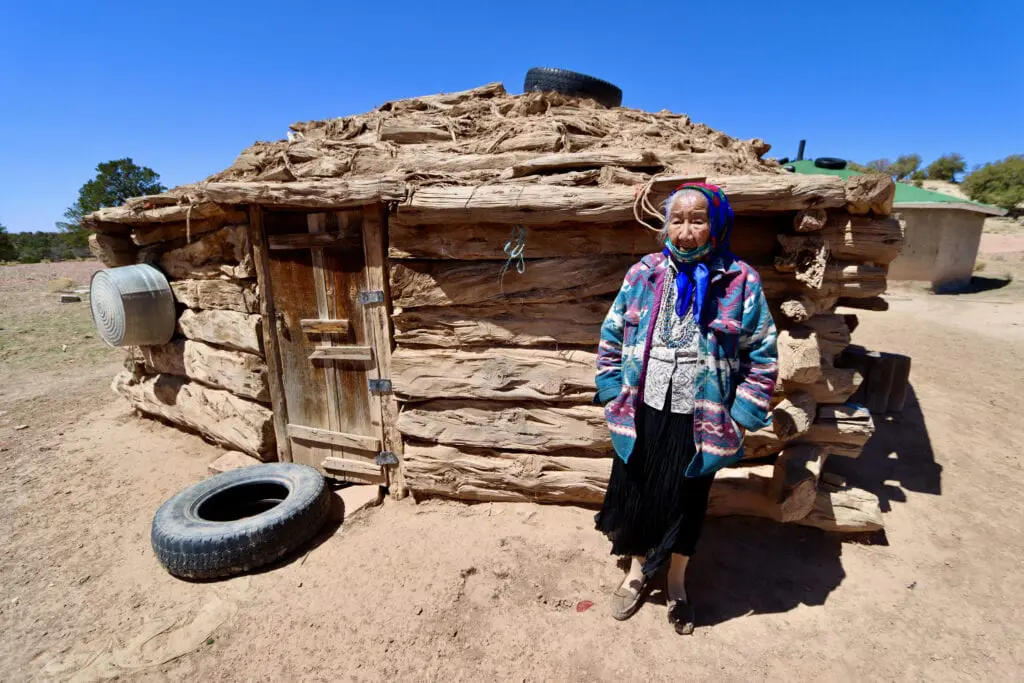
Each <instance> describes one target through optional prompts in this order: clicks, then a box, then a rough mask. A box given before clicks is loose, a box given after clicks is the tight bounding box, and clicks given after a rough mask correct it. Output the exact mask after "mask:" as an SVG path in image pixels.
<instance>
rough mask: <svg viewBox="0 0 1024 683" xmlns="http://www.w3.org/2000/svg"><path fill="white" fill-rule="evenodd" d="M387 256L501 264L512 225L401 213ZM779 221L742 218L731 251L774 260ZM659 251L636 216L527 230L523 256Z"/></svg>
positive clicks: (651, 233)
mask: <svg viewBox="0 0 1024 683" xmlns="http://www.w3.org/2000/svg"><path fill="white" fill-rule="evenodd" d="M388 227H389V239H390V246H389V251H388V255H389V256H390V257H391V258H393V259H408V258H423V259H453V260H502V261H504V260H505V258H506V255H505V252H504V247H505V244H506V243H507V242H508V240H509V235H510V232H511V230H512V227H513V226H511V225H509V224H505V223H480V224H472V225H466V224H454V225H446V224H426V225H418V224H412V223H409V222H408V221H407V220H406V219H405V218H404V217H403V216H402V215H399V216H396V217H395V218H394V219H393V220H392V221H390V224H389V226H388ZM778 227H779V221H777V220H776V219H774V218H771V217H762V216H738V217H737V218H736V221H735V224H734V225H733V231H732V249H733V251H734V252H735V253H736V254H737V255H738V256H739V257H740V258H742V259H745V260H747V261H750V262H765V261H770V260H771V258H772V256H773V255H774V253H775V251H776V247H777V244H776V242H775V233H776V232H777V230H778ZM653 251H659V244H658V236H657V233H655V232H654V231H652V230H650V229H648V228H645V227H643V226H642V225H640V224H639V223H637V222H636V221H635V220H633V219H632V218H631V219H630V220H628V221H622V222H617V223H595V224H592V225H582V224H579V223H553V224H549V225H544V226H538V227H536V228H530V229H527V231H526V242H525V250H524V252H523V256H524V257H525V258H527V259H536V258H572V257H580V256H586V255H590V254H631V255H634V256H638V255H640V254H649V253H651V252H653Z"/></svg>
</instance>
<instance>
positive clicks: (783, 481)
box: [389, 179, 902, 531]
mask: <svg viewBox="0 0 1024 683" xmlns="http://www.w3.org/2000/svg"><path fill="white" fill-rule="evenodd" d="M830 180H832V181H835V182H833V183H830V184H828V185H827V188H828V192H827V193H823V192H819V194H817V195H815V194H806V195H802V194H799V193H798V194H795V195H794V194H789V195H786V196H784V197H782V196H780V197H777V198H776V199H777V201H774V202H773V197H772V196H771V194H770V193H766V191H759V190H758V189H757V188H756V187H746V186H745V185H740V191H741V192H747V194H746V195H744V196H745V197H747V199H746V200H742V199H741V201H740V202H738V204H739V206H740V212H738V214H737V219H736V227H735V231H734V235H733V240H732V246H733V250H734V251H735V252H736V253H737V254H738V255H739V256H740V257H741V258H743V259H744V260H746V261H748V262H749V263H751V264H752V265H754V266H755V267H756V268H757V269H758V272H759V273H760V275H761V278H762V282H763V285H764V289H765V293H766V296H767V298H768V302H769V306H770V308H771V310H772V312H773V315H774V316H775V320H776V323H777V326H778V328H779V331H780V333H779V338H780V339H779V353H780V381H779V383H778V388H777V395H776V397H775V408H774V414H775V415H774V416H775V420H774V424H773V426H772V427H770V428H768V429H766V430H762V431H760V432H755V433H752V434H748V436H747V439H746V442H745V443H746V456H747V458H750V459H755V458H756V459H757V460H756V461H755V462H751V464H750V465H749V466H743V467H738V468H730V469H729V470H726V471H723V472H721V473H720V474H719V477H718V478H717V479H716V483H715V488H714V492H713V494H712V504H711V507H710V511H711V513H712V514H749V515H756V516H762V517H768V518H771V519H775V520H778V521H786V522H797V523H802V524H806V525H810V526H816V527H820V528H824V529H828V530H845V531H865V530H873V529H877V528H880V526H881V517H880V513H879V511H878V506H877V501H875V500H874V499H873V498H872V497H871V496H870V495H864V492H862V491H858V490H856V489H849V488H843V489H836V488H834V487H833V488H831V489H828V490H826V487H825V486H824V485H822V486H819V482H818V475H819V474H820V472H821V470H822V467H823V466H824V462H825V460H826V458H827V457H828V456H830V455H832V456H835V455H839V456H845V457H856V456H857V455H859V453H860V450H861V449H862V447H863V445H864V443H865V442H866V441H867V439H868V438H869V437H870V435H871V433H872V431H873V423H872V421H871V416H870V414H869V413H867V411H865V410H863V409H862V408H860V407H858V406H855V405H852V404H848V403H847V401H848V399H849V397H850V396H851V395H852V394H853V393H854V392H855V391H856V389H857V387H858V385H859V383H860V380H861V378H860V376H859V375H858V374H857V372H856V371H854V370H851V369H848V368H843V367H838V366H837V365H836V362H837V358H838V357H839V356H840V354H841V352H842V351H843V349H845V348H846V346H847V345H849V344H850V341H851V332H852V329H851V328H852V327H855V326H856V318H855V316H849V315H840V314H837V313H835V308H836V306H837V304H838V302H839V301H840V300H843V302H844V303H847V304H851V303H852V305H854V306H858V305H861V303H862V302H863V304H862V305H863V307H865V308H877V307H878V306H879V299H878V297H879V295H880V294H882V293H883V292H884V291H885V288H886V279H885V277H886V269H887V266H888V263H889V262H890V261H891V260H892V259H893V258H895V256H896V255H897V254H898V253H899V247H900V244H901V241H902V235H901V233H900V229H899V224H898V223H897V222H896V221H894V220H892V219H891V218H889V217H888V216H887V214H888V212H889V211H890V210H891V203H892V192H893V186H892V184H891V183H888V184H887V183H884V182H880V183H870V184H865V183H863V182H861V181H858V182H857V183H855V184H854V185H853V186H851V185H850V184H845V185H844V184H839V183H838V179H830ZM722 184H723V185H727V184H728V183H722ZM816 187H817V186H816ZM823 187H826V186H825V185H823ZM457 190H461V188H453V189H452V192H453V193H457V192H456V191H457ZM491 192H492V193H493V194H494V195H495V197H498V198H500V197H501V190H500V189H497V188H496V189H494V190H491ZM538 193H539V194H538V196H537V197H535V198H533V200H532V201H534V202H536V203H537V204H538V206H539V205H544V206H545V207H546V206H547V204H546V203H545V202H547V200H546V199H543V198H542V197H540V193H541V192H540V191H539V190H538ZM443 194H444V193H443V190H438V191H436V192H435V193H432V194H431V195H430V197H429V198H427V197H424V196H422V195H419V197H418V199H417V196H414V197H413V198H412V201H411V202H409V203H408V206H406V205H403V206H400V207H399V209H398V211H397V212H396V213H394V214H393V215H392V216H391V220H390V228H389V233H390V257H391V259H392V261H391V294H392V300H393V303H394V315H393V324H394V332H395V343H396V349H395V352H394V355H393V360H392V363H393V374H392V378H393V383H394V390H395V392H396V395H397V396H398V398H399V400H400V401H401V403H402V410H401V413H400V416H399V420H398V428H399V430H400V431H401V432H402V433H403V436H404V438H405V440H406V446H405V456H404V462H403V468H404V471H405V475H406V479H407V484H408V486H409V488H410V490H412V491H413V493H414V494H416V495H421V496H429V495H439V496H446V497H454V498H461V499H466V500H533V501H541V502H570V503H578V504H596V503H599V502H600V500H601V498H602V496H603V494H604V490H605V487H606V485H607V479H608V474H609V472H610V469H611V460H610V458H611V457H612V453H613V451H612V448H611V443H610V440H609V437H608V432H607V427H606V425H605V421H604V415H603V411H602V409H601V408H600V407H599V406H596V405H593V403H592V399H593V396H594V393H595V391H596V389H595V386H594V372H595V363H596V353H595V351H596V347H597V342H598V339H599V333H600V327H601V323H602V321H603V319H604V316H605V314H606V313H607V311H608V308H609V306H610V305H611V302H612V300H613V298H614V296H615V294H616V292H617V291H618V290H619V288H620V286H621V282H622V277H623V275H624V274H625V271H626V269H627V268H628V267H629V266H630V265H631V264H633V263H634V262H635V261H636V260H637V259H638V258H639V257H640V256H641V255H642V254H646V253H650V252H652V251H655V250H656V249H657V244H656V238H655V235H654V233H653V232H652V231H650V230H647V229H645V228H644V227H642V226H640V225H639V224H637V223H636V222H635V221H631V220H628V219H627V218H625V217H623V216H622V215H620V214H621V213H622V212H621V210H619V209H618V208H616V209H615V210H614V211H608V212H607V213H604V214H602V213H601V211H600V210H599V208H593V207H589V205H588V208H587V213H584V214H582V215H581V214H580V213H576V214H572V213H571V212H564V211H563V212H559V211H553V212H548V214H547V215H550V216H552V222H549V223H544V222H542V221H541V220H540V219H539V216H541V215H543V214H537V215H534V214H533V213H529V214H522V212H520V213H519V214H518V215H519V216H525V217H526V218H527V220H528V222H527V221H524V222H523V223H514V222H512V221H511V215H510V214H512V213H514V212H513V210H512V209H510V208H509V207H507V206H506V205H504V204H502V203H501V201H500V199H494V202H495V203H494V205H493V206H490V205H488V206H485V207H484V208H482V209H475V210H474V211H472V212H471V215H468V214H467V212H465V211H458V212H456V211H455V209H454V207H451V206H449V205H448V203H446V201H445V199H444V198H443V196H442V195H443ZM822 197H825V199H822ZM476 199H478V196H474V200H476ZM549 203H550V202H549ZM821 204H825V206H826V208H821ZM776 207H778V208H780V209H781V210H772V209H773V208H776ZM531 208H532V207H531ZM591 212H592V213H591ZM524 228H525V233H523V232H522V231H523V229H524ZM519 234H524V235H525V247H524V251H523V257H524V262H523V265H525V270H524V271H523V272H522V273H519V272H517V269H516V262H515V260H509V259H507V257H506V252H505V248H506V244H507V243H509V242H511V243H512V244H515V242H516V240H517V239H518V237H517V235H519Z"/></svg>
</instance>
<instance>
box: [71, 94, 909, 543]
mask: <svg viewBox="0 0 1024 683" xmlns="http://www.w3.org/2000/svg"><path fill="white" fill-rule="evenodd" d="M767 151H768V146H767V145H766V144H765V143H763V142H761V141H760V140H749V141H741V140H736V139H733V138H730V137H729V136H727V135H725V134H723V133H719V132H716V131H714V130H712V129H710V128H708V127H707V126H704V125H701V124H694V123H692V122H691V121H690V120H689V119H688V118H687V117H686V116H683V115H676V114H670V113H666V112H661V113H648V112H642V111H636V110H630V109H622V108H616V109H605V108H603V107H602V106H600V105H598V104H596V103H593V102H590V101H586V100H578V99H573V98H569V97H565V96H562V95H558V94H554V93H529V94H526V95H522V96H509V95H507V94H505V92H504V90H503V89H502V88H501V86H500V85H490V86H485V87H483V88H478V89H476V90H472V91H467V92H463V93H455V94H450V95H436V96H429V97H422V98H415V99H410V100H401V101H397V102H391V103H388V104H385V105H384V106H382V107H380V108H379V109H377V110H375V111H373V112H370V113H367V114H362V115H358V116H353V117H348V118H343V119H334V120H329V121H321V122H311V123H302V124H295V125H293V126H292V129H291V131H290V133H289V140H287V141H279V142H273V143H258V144H256V145H254V146H253V147H251V148H250V149H248V150H246V151H245V152H243V153H242V154H241V156H239V158H238V160H236V162H235V163H234V164H233V165H232V166H231V167H230V168H228V169H227V170H225V171H224V172H222V173H219V174H216V175H214V176H212V177H210V178H209V179H207V180H206V181H204V182H202V183H198V184H195V185H188V186H183V187H180V188H176V189H174V190H171V191H170V192H167V193H165V194H162V195H158V196H153V197H141V198H137V199H133V200H130V201H129V202H128V203H127V204H126V205H125V206H123V207H117V208H111V209H103V210H101V211H99V212H97V213H95V214H93V215H92V216H90V217H89V219H88V224H89V226H90V227H91V228H92V229H93V230H94V232H95V234H94V235H93V239H92V245H93V249H94V252H95V253H96V254H97V255H98V256H99V257H100V258H101V259H102V260H103V261H104V263H106V264H107V265H109V266H118V265H126V264H130V263H136V262H148V263H151V264H154V265H156V266H157V267H159V268H160V269H161V270H163V272H164V273H165V274H167V276H168V278H169V279H170V280H171V285H172V289H173V292H174V294H175V297H176V299H177V301H178V303H179V321H178V330H179V335H178V337H177V338H176V339H175V340H174V341H172V342H171V343H170V344H167V345H165V346H163V347H158V348H142V349H135V350H132V352H131V353H130V355H129V359H128V364H129V368H128V370H126V372H125V373H123V374H122V375H121V376H119V377H118V378H117V379H116V380H115V383H114V385H115V389H116V390H117V391H118V392H119V393H121V394H122V395H124V396H126V397H127V398H128V399H129V400H130V401H131V402H132V404H133V405H134V406H135V407H136V408H137V409H138V410H140V411H142V412H144V413H148V414H152V415H155V416H159V417H161V418H162V419H165V420H168V421H171V422H174V423H177V424H180V425H182V426H185V427H188V428H190V429H193V430H196V431H198V432H200V433H202V434H204V435H205V436H207V437H208V438H210V439H212V440H214V441H216V442H218V443H222V444H224V445H226V446H228V447H230V448H234V449H239V450H243V451H245V452H247V453H250V454H252V455H255V456H257V457H260V458H263V459H265V460H269V459H276V458H281V459H291V460H295V461H299V462H308V463H310V464H313V465H316V466H319V467H321V468H322V469H323V470H324V471H325V472H326V473H328V474H330V475H333V476H337V477H339V478H341V479H345V480H350V481H380V482H383V483H390V484H391V485H392V487H393V489H394V490H395V491H402V490H410V491H411V492H412V493H413V494H415V495H417V496H430V495H437V496H447V497H453V498H459V499H464V500H477V501H479V500H489V501H494V500H499V501H500V500H520V501H540V502H563V503H578V504H595V503H598V502H600V500H601V497H602V496H603V492H604V487H605V486H606V484H607V480H608V475H609V472H610V469H611V457H612V453H613V452H612V449H611V446H610V441H609V438H608V433H607V428H606V427H605V424H604V418H603V414H602V411H601V409H600V408H599V407H597V406H594V405H592V403H591V399H592V397H593V394H594V391H595V389H594V370H595V350H596V346H597V341H598V337H599V329H600V326H601V322H602V320H603V318H604V315H605V313H606V312H607V310H608V308H609V306H610V304H611V301H612V299H613V297H614V296H615V293H616V292H617V291H618V289H619V287H620V285H621V283H622V278H623V275H624V274H625V271H626V269H627V268H628V267H629V266H630V265H631V264H632V263H633V262H635V261H636V260H637V259H638V258H640V256H641V255H643V254H645V253H649V252H651V251H654V250H656V249H657V248H658V244H657V241H656V238H655V235H654V232H653V231H652V230H651V229H650V227H648V226H645V225H642V224H641V223H639V222H637V219H636V211H637V200H638V197H640V198H645V199H646V200H647V201H648V202H649V203H651V204H656V203H658V202H659V201H661V200H663V199H664V198H665V197H666V196H667V194H668V193H669V192H670V191H671V189H672V188H673V187H674V186H675V185H676V184H678V183H679V182H680V180H681V179H683V178H694V177H699V178H705V179H707V181H708V182H712V183H715V184H717V185H720V186H721V187H722V188H723V189H724V190H725V191H726V192H727V193H728V195H729V197H730V201H731V203H732V205H733V207H734V209H735V211H736V214H737V219H736V226H735V229H734V232H733V238H732V245H733V250H734V251H735V252H736V253H737V254H738V255H739V256H740V257H741V258H743V259H745V260H747V261H748V262H750V263H751V264H752V265H754V266H755V267H756V268H757V269H758V271H759V273H760V274H761V277H762V280H763V282H764V288H765V293H766V295H767V297H768V298H769V303H770V305H771V307H772V310H773V313H774V315H775V319H776V322H777V324H778V326H779V329H780V336H779V354H780V382H779V385H778V391H777V396H776V405H775V423H774V426H773V427H772V428H770V429H766V430H763V431H761V432H756V433H752V434H749V435H748V437H747V440H746V448H747V458H748V460H747V461H745V462H744V463H743V464H742V465H741V466H739V467H735V468H730V469H728V470H726V471H723V472H721V473H719V476H718V478H717V479H716V482H715V485H714V489H713V493H712V502H711V508H710V511H711V512H712V514H750V515H757V516H762V517H768V518H771V519H775V520H778V521H780V522H796V523H801V524H807V525H811V526H816V527H820V528H824V529H829V530H847V531H864V530H872V529H877V528H879V527H880V525H881V518H880V515H879V511H878V504H877V500H875V499H874V497H873V496H871V495H869V494H867V493H866V492H863V491H859V490H856V489H852V488H849V487H846V486H840V487H837V486H832V485H829V484H827V483H825V481H824V480H823V478H822V476H821V475H822V472H823V468H824V466H825V462H826V459H827V458H829V457H857V456H858V455H859V454H860V451H861V450H862V448H863V446H864V444H865V442H866V441H867V440H868V439H869V438H870V436H871V434H872V432H873V429H874V425H873V421H872V417H871V414H870V413H869V412H868V411H867V410H866V409H864V408H862V407H861V406H859V405H856V404H852V403H849V402H848V401H849V399H850V397H851V396H852V395H853V394H854V392H855V391H856V390H857V388H858V385H859V383H860V381H861V376H860V374H859V373H858V372H857V370H856V369H853V368H848V367H843V361H842V359H843V353H842V352H843V351H844V349H845V348H846V347H847V346H848V345H849V344H850V343H851V332H852V330H853V328H854V327H856V316H855V315H850V314H846V315H843V314H839V313H836V312H835V309H836V306H837V304H838V303H839V302H842V303H843V305H845V306H848V307H854V308H856V307H863V308H869V309H872V310H878V309H880V308H884V306H885V303H884V300H882V299H880V298H879V296H880V295H881V294H882V293H883V292H884V291H885V288H886V271H887V267H888V264H889V262H891V261H892V260H893V259H894V258H895V257H896V256H897V255H898V253H899V250H900V246H901V243H902V234H901V231H900V226H899V223H898V222H897V221H895V220H894V219H893V218H892V217H891V216H890V213H891V209H892V198H893V193H894V186H893V183H892V181H891V179H887V178H885V177H881V176H858V177H855V178H851V179H850V180H849V181H847V182H844V181H843V180H842V179H840V178H838V177H832V176H801V175H793V174H789V173H786V172H784V171H783V170H781V169H780V168H779V166H778V165H777V164H776V163H775V162H773V161H770V160H764V159H762V156H763V155H764V154H765V153H766V152H767ZM643 217H644V216H641V218H643ZM648 220H650V218H649V217H648ZM520 256H521V260H520V259H519V258H518V257H520Z"/></svg>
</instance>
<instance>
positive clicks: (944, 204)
mask: <svg viewBox="0 0 1024 683" xmlns="http://www.w3.org/2000/svg"><path fill="white" fill-rule="evenodd" d="M785 166H792V167H793V169H794V170H795V171H796V172H797V173H803V174H806V175H836V176H839V177H840V178H842V179H843V180H846V179H847V178H849V177H850V176H855V175H863V174H862V173H859V172H858V171H851V170H850V169H846V168H844V169H839V170H836V169H831V168H818V167H817V166H815V165H814V161H809V160H804V161H791V162H789V163H788V164H785ZM893 206H894V207H895V208H897V209H927V208H933V209H941V208H947V209H963V210H965V211H975V212H977V213H984V214H988V215H991V216H1003V215H1005V214H1006V211H1004V210H1003V209H1001V208H999V207H998V206H990V205H988V204H982V203H980V202H972V201H971V200H969V199H961V198H960V197H954V196H952V195H948V194H942V193H941V192H932V191H931V190H926V189H924V188H923V187H914V186H913V185H908V184H907V183H896V198H895V199H894V200H893Z"/></svg>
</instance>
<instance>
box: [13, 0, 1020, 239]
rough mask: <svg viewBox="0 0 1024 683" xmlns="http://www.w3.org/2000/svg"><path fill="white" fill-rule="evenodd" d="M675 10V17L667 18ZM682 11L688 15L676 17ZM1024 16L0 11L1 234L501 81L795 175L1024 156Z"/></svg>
mask: <svg viewBox="0 0 1024 683" xmlns="http://www.w3.org/2000/svg"><path fill="white" fill-rule="evenodd" d="M672 6H675V7H678V8H679V9H671V7H672ZM687 8H688V9H687ZM1022 25H1024V2H1020V1H1019V0H991V1H990V2H962V1H961V2H949V1H947V0H936V1H932V2H924V1H920V0H919V1H914V2H911V1H907V0H886V1H875V0H862V1H859V2H797V1H795V0H777V1H775V2H763V1H758V2H729V1H727V0H720V1H718V2H711V3H692V4H689V5H683V4H681V3H647V4H641V3H628V2H622V1H621V0H619V1H618V2H605V1H604V0H591V1H590V2H571V3H570V2H556V1H555V0H548V1H547V2H518V3H489V2H481V1H480V0H477V2H447V3H444V2H438V3H426V2H415V3H412V2H404V1H401V0H391V1H390V2H378V3H375V2H338V1H335V2H322V3H318V2H300V1H293V2H289V3H273V2H262V1H259V0H251V1H249V2H217V1H216V0H209V1H208V2H174V3H125V2H119V1H118V2H115V1H104V0H99V1H97V2H75V3H72V2H50V1H47V0H34V1H31V2H30V1H28V0H24V1H22V2H11V1H10V0H0V132H2V137H0V223H3V224H5V225H6V226H7V227H8V229H9V230H11V231H24V230H49V229H53V223H54V221H57V220H60V218H61V215H62V213H63V211H64V209H65V208H66V207H67V206H68V205H70V204H71V203H73V202H74V201H75V199H76V197H77V192H78V188H79V187H80V186H81V185H82V184H83V183H84V182H86V181H87V180H89V179H90V178H91V177H92V176H93V175H94V169H95V166H96V164H97V163H99V162H101V161H106V160H108V159H115V158H120V157H125V156H130V157H132V158H134V159H135V161H136V162H137V163H139V164H144V165H147V166H150V167H152V168H153V169H155V170H156V171H157V172H159V173H160V174H161V176H162V178H163V181H164V183H165V184H166V185H168V186H174V185H177V184H181V183H185V182H191V181H195V180H200V179H202V178H204V177H206V176H207V175H209V174H210V173H213V172H216V171H218V170H221V169H223V168H225V167H227V166H229V165H230V164H231V162H232V161H233V160H234V158H235V156H237V154H238V153H239V152H240V151H241V150H242V149H243V148H245V147H246V146H248V145H250V144H251V143H253V142H254V141H256V140H273V139H279V138H282V137H284V135H285V131H286V130H287V126H288V124H289V123H291V122H293V121H300V120H309V119H319V118H329V117H335V116H344V115H346V114H353V113H357V112H361V111H365V110H368V109H370V108H372V107H374V106H376V105H379V104H380V103H382V102H384V101H386V100H388V99H394V98H398V97H405V96H412V95H421V94H428V93H433V92H439V91H453V90H460V89H464V88H469V87H473V86H476V85H482V84H484V83H487V82H491V81H503V82H504V83H505V85H506V87H507V88H508V89H509V91H511V92H519V91H520V90H521V88H522V79H523V75H524V73H525V71H526V70H527V69H528V68H529V67H530V66H557V67H562V68H568V69H575V70H578V71H583V72H586V73H590V74H592V75H595V76H599V77H601V78H605V79H607V80H610V81H612V82H614V83H616V84H618V85H620V86H621V87H622V88H623V90H624V92H625V97H624V105H626V106H631V107H638V108H642V109H649V110H659V109H670V110H673V111H677V112H685V113H687V114H689V115H690V116H691V117H692V118H693V119H694V120H695V121H702V122H704V123H707V124H709V125H711V126H712V127H714V128H717V129H719V130H722V131H724V132H726V133H728V134H730V135H733V136H737V137H743V138H749V137H760V138H763V139H765V140H767V141H768V142H770V143H772V145H773V146H774V149H773V151H772V152H770V153H769V154H770V155H776V156H793V155H795V153H796V146H797V141H798V140H799V139H800V138H801V137H804V138H807V140H808V148H807V152H808V155H810V156H839V157H845V158H852V159H856V160H860V161H866V160H869V159H874V158H878V157H883V156H884V157H890V158H894V157H895V156H896V155H898V154H900V153H906V152H918V153H920V154H921V155H922V156H923V157H924V158H925V159H926V160H929V159H931V158H933V157H935V156H938V155H940V154H943V153H945V152H953V151H955V152H960V153H962V154H963V155H964V156H965V157H966V158H967V161H968V163H969V164H971V165H974V164H978V163H982V162H985V161H991V160H994V159H998V158H1002V157H1004V156H1006V155H1008V154H1012V153H1024V52H1022V51H1021V47H1020V45H1021V43H1020V37H1019V31H1020V28H1021V26H1022Z"/></svg>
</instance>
